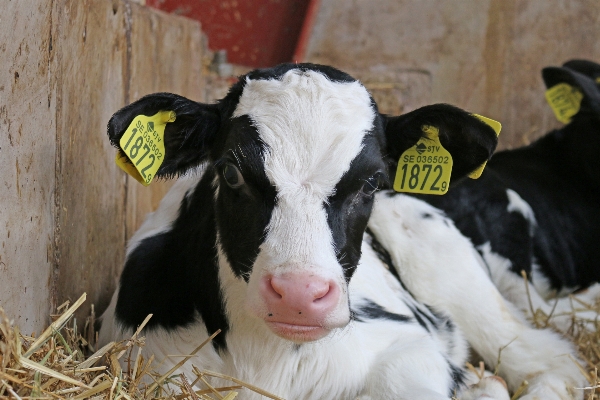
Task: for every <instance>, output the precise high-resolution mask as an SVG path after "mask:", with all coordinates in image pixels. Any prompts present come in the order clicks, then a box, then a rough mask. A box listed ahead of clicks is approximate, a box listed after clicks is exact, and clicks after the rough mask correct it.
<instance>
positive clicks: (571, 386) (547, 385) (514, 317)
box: [369, 193, 585, 400]
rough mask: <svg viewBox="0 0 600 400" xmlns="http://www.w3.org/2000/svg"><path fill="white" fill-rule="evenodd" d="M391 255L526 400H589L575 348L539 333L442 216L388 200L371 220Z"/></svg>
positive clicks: (403, 200)
mask: <svg viewBox="0 0 600 400" xmlns="http://www.w3.org/2000/svg"><path fill="white" fill-rule="evenodd" d="M369 228H370V229H371V230H372V231H373V233H374V234H375V236H376V237H377V239H378V240H379V241H380V242H381V244H382V245H383V246H384V247H385V248H386V249H387V250H388V251H389V252H390V255H391V258H392V260H393V263H394V266H395V268H396V269H397V271H398V274H399V276H400V279H401V280H402V282H403V283H404V285H405V286H406V287H407V289H408V290H409V291H410V292H411V293H412V294H413V295H414V296H415V298H416V299H417V300H419V301H421V302H423V303H425V304H427V305H429V306H431V307H433V308H434V309H435V310H439V311H442V312H445V313H446V314H448V315H450V317H451V318H452V320H453V321H454V322H455V323H456V324H457V325H458V326H459V327H460V328H461V330H462V331H463V333H464V335H465V337H466V339H467V340H468V342H469V343H470V345H471V346H472V347H473V348H474V349H475V350H476V351H477V352H478V353H479V354H480V355H481V356H482V358H483V359H484V361H485V362H486V364H487V365H488V367H492V368H493V367H496V364H497V360H498V354H499V351H501V355H500V360H501V362H500V365H499V372H500V375H501V376H503V377H504V378H505V379H506V381H507V383H508V386H509V389H511V390H513V391H514V390H516V389H517V388H518V387H519V385H520V384H521V383H522V382H523V380H527V381H528V382H529V385H528V389H527V391H526V395H525V396H524V397H522V399H528V400H533V399H539V400H542V399H543V400H567V399H581V398H583V392H582V391H578V390H577V389H575V388H576V387H583V385H584V382H585V380H584V377H583V376H582V375H581V373H580V372H579V370H578V368H577V366H576V365H575V364H574V362H573V361H572V360H571V359H570V357H576V355H575V354H576V353H575V350H574V348H573V346H572V344H571V343H569V342H568V341H566V340H565V339H562V338H561V337H560V336H558V335H557V334H555V333H554V332H551V331H550V330H537V329H533V328H532V327H531V326H529V325H528V324H527V323H526V322H524V320H523V318H521V317H518V315H519V314H518V311H516V309H515V308H514V307H513V306H512V305H511V304H510V303H508V302H507V301H505V300H504V298H502V296H501V295H500V293H499V292H498V290H497V289H496V288H495V286H494V285H493V283H492V282H491V280H490V279H489V277H488V276H487V275H486V273H485V271H484V269H483V268H482V267H481V262H482V261H481V258H480V257H479V255H478V254H477V253H476V251H475V249H474V248H473V246H472V244H471V242H470V241H469V240H468V239H467V238H465V237H464V236H462V235H461V234H460V232H459V231H458V230H457V229H456V228H455V226H454V224H453V223H452V221H450V220H449V219H447V218H445V217H444V216H443V214H442V212H441V211H439V210H437V209H436V208H434V207H431V206H430V205H428V204H426V203H425V202H422V201H420V200H417V199H415V198H412V197H409V196H405V195H398V194H396V195H394V194H388V193H381V194H379V195H378V197H377V201H376V204H375V207H374V210H373V213H372V216H371V219H370V221H369Z"/></svg>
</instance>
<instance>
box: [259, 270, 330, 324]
mask: <svg viewBox="0 0 600 400" xmlns="http://www.w3.org/2000/svg"><path fill="white" fill-rule="evenodd" d="M261 292H262V293H261V294H262V296H263V298H264V300H265V302H266V304H267V307H268V308H269V311H270V313H272V314H274V315H275V317H276V319H278V320H280V319H281V320H283V321H287V320H289V321H290V323H293V321H298V320H305V319H306V320H308V321H311V322H313V323H317V322H322V321H323V319H324V318H325V317H326V316H327V315H328V314H329V313H330V312H331V311H332V310H333V309H334V308H335V307H336V305H337V303H338V301H339V297H340V289H339V287H338V285H337V284H335V282H333V281H332V280H329V279H326V278H324V277H321V276H317V275H314V274H307V273H298V274H283V275H276V276H267V277H265V278H264V279H263V282H262V285H261ZM283 321H282V322H283Z"/></svg>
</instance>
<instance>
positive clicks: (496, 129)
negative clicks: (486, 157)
mask: <svg viewBox="0 0 600 400" xmlns="http://www.w3.org/2000/svg"><path fill="white" fill-rule="evenodd" d="M472 115H473V116H474V117H476V118H478V119H480V120H481V121H483V122H485V123H486V124H487V125H489V126H490V127H491V128H492V129H493V130H494V132H496V136H500V131H501V130H502V124H501V123H500V122H498V121H495V120H493V119H491V118H488V117H484V116H483V115H479V114H472ZM486 165H487V161H484V162H483V164H481V165H480V166H479V168H477V169H476V170H475V171H473V172H471V173H470V174H469V175H467V176H468V177H469V178H471V179H479V177H480V176H481V174H482V173H483V170H484V168H485V166H486Z"/></svg>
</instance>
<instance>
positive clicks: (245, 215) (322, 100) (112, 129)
mask: <svg viewBox="0 0 600 400" xmlns="http://www.w3.org/2000/svg"><path fill="white" fill-rule="evenodd" d="M161 110H173V111H175V113H176V114H177V118H176V120H175V122H172V123H169V124H168V125H167V127H166V131H165V142H166V143H165V144H166V159H165V161H164V164H163V165H162V166H161V168H160V170H159V171H158V175H160V176H173V175H177V174H183V173H186V172H187V175H186V176H183V177H182V178H180V179H179V181H178V182H177V183H176V184H175V186H174V187H173V188H172V189H171V191H170V192H169V193H168V194H167V196H166V197H165V198H164V199H163V201H162V203H161V205H160V207H159V209H158V210H157V211H156V212H155V213H153V214H151V215H150V216H149V217H148V218H147V219H146V221H145V222H144V224H143V226H142V227H141V228H140V230H139V231H138V232H137V233H136V234H135V235H134V237H133V238H132V240H131V242H130V244H129V247H128V250H127V259H126V263H125V268H124V270H123V273H122V276H121V280H120V285H119V290H118V291H117V293H115V295H114V297H113V300H112V302H111V305H110V307H109V309H108V310H107V311H106V313H105V314H104V317H103V326H102V330H101V335H100V337H101V342H107V341H109V340H114V339H118V338H120V337H123V336H128V335H130V334H131V332H132V331H133V330H134V329H135V328H136V326H137V325H138V324H140V323H141V322H142V320H143V319H144V318H145V317H146V316H147V315H148V314H150V313H152V314H154V316H153V318H152V319H151V320H150V323H149V325H148V328H146V329H147V330H146V348H145V350H146V351H148V352H151V353H153V354H154V355H155V356H156V357H157V359H159V360H160V359H161V358H165V360H166V361H165V363H164V364H162V365H163V367H164V368H165V369H168V368H169V367H170V365H173V364H175V363H176V362H177V359H175V360H171V359H169V357H168V356H169V355H172V354H188V353H189V352H190V351H191V350H192V349H193V348H194V347H196V346H197V345H198V344H199V343H200V342H202V341H203V340H205V339H206V338H207V337H208V335H209V334H211V333H213V332H214V331H216V330H217V329H221V330H222V334H220V335H219V336H217V337H216V339H215V340H214V342H213V346H212V347H208V348H204V349H202V351H201V353H200V354H199V356H198V357H197V358H194V359H193V360H191V363H192V364H194V365H196V366H197V367H199V368H200V369H203V368H208V369H212V370H218V371H220V372H223V373H227V374H229V375H231V376H235V377H237V378H239V379H242V380H245V381H248V382H251V383H253V384H255V385H257V386H259V387H262V388H264V389H266V390H268V391H270V392H273V393H275V394H277V395H280V396H282V397H284V398H287V399H355V398H357V397H360V398H362V399H407V400H408V399H410V400H414V399H440V400H441V399H446V400H447V399H449V398H450V396H451V395H452V394H453V393H454V392H455V391H457V392H458V393H461V391H462V395H461V396H462V398H463V399H484V398H486V399H490V398H491V399H496V400H500V399H508V394H507V392H506V389H505V388H504V387H503V386H502V385H501V384H500V383H499V381H497V380H495V379H484V380H483V381H481V382H480V383H479V384H478V385H476V386H473V387H465V385H463V382H464V380H465V371H464V368H463V366H464V362H465V360H466V357H467V345H466V342H465V339H464V337H466V339H467V340H468V341H469V342H470V343H471V344H472V346H473V347H474V348H475V349H476V350H477V352H478V353H479V354H481V355H482V357H483V358H484V359H485V360H486V362H487V363H488V365H490V366H493V365H494V364H495V363H496V360H497V357H498V351H499V349H500V347H503V346H506V345H508V344H509V343H510V345H508V347H506V348H505V349H504V350H503V352H502V365H501V366H500V371H501V374H502V375H503V376H504V378H505V379H506V380H507V382H508V385H509V387H510V388H512V389H514V388H516V387H517V386H518V385H519V384H520V383H521V382H522V380H523V379H527V380H528V381H529V387H528V394H527V395H526V396H525V398H527V399H545V400H554V399H556V400H558V399H561V400H564V399H570V398H571V397H570V394H569V393H570V392H571V391H572V390H573V389H572V388H573V387H574V386H579V387H581V386H580V385H582V377H581V375H580V374H579V372H578V370H577V368H576V366H575V365H574V364H573V363H572V362H571V361H570V359H569V357H568V356H569V355H572V354H574V352H573V349H572V347H571V346H570V345H569V344H568V343H567V342H565V341H563V340H562V339H560V338H559V337H558V336H556V335H555V334H553V333H552V332H549V331H542V330H534V329H532V328H530V327H529V326H527V325H526V323H524V322H523V321H521V320H520V319H519V317H518V313H515V312H513V310H511V309H510V306H509V305H508V304H507V303H505V302H504V300H503V299H502V297H501V296H500V294H499V293H498V292H497V290H496V289H495V288H494V286H493V284H492V282H491V281H490V280H489V278H488V277H487V276H486V274H485V271H484V269H483V268H482V266H481V260H480V258H479V256H478V255H477V253H476V252H475V250H474V249H473V247H472V245H471V243H470V242H469V240H468V239H466V238H465V237H463V236H462V235H461V234H460V233H459V232H458V230H457V229H456V228H455V227H454V225H453V224H452V222H451V221H449V220H448V219H446V218H444V217H443V216H442V215H441V214H440V212H439V211H438V210H437V209H435V208H433V207H432V206H430V205H428V204H426V203H425V202H422V201H420V200H417V199H414V198H412V197H408V196H403V195H397V194H394V193H392V192H389V191H382V192H379V193H377V190H378V189H385V188H387V187H389V184H388V182H389V181H390V178H392V177H393V172H390V171H394V170H395V168H394V167H395V163H396V162H397V160H398V157H399V156H400V154H401V153H402V152H403V151H404V150H406V149H408V148H409V147H411V146H413V145H414V144H415V143H416V142H417V140H418V139H419V138H420V137H421V136H422V135H423V133H422V132H423V131H422V127H423V126H424V125H429V126H435V127H437V128H439V131H440V140H441V143H442V145H443V146H444V147H445V148H446V149H448V150H449V151H450V153H451V154H452V157H453V159H454V169H453V172H452V174H453V179H457V178H459V177H460V176H463V175H465V174H467V173H469V172H470V171H472V170H474V169H475V168H476V167H478V166H479V165H480V164H481V163H482V162H483V161H484V160H486V159H488V158H489V157H490V155H491V153H492V151H493V150H494V148H495V146H496V135H495V133H494V131H493V130H492V129H491V128H489V127H488V126H487V125H485V124H484V123H482V122H481V121H480V120H478V119H477V118H474V117H473V116H471V115H470V114H468V113H466V112H464V111H462V110H459V109H457V108H454V107H451V106H448V105H432V106H427V107H423V108H421V109H418V110H416V111H413V112H411V113H408V114H405V115H402V116H399V117H386V116H384V115H381V114H379V113H378V111H377V107H376V105H375V103H374V102H373V99H372V98H371V96H370V95H369V93H368V92H367V91H366V89H365V88H364V87H363V86H362V85H361V84H360V83H359V82H358V81H356V80H355V79H353V78H351V77H350V76H348V75H346V74H344V73H342V72H340V71H338V70H336V69H334V68H331V67H326V66H318V65H312V64H297V65H293V64H288V65H281V66H278V67H275V68H273V69H265V70H257V71H254V72H251V73H249V74H248V75H246V76H243V77H242V78H241V79H240V81H239V83H237V84H236V85H234V86H233V88H232V89H231V90H230V92H229V94H228V95H227V96H226V97H225V98H224V99H223V100H221V101H220V102H219V103H218V104H213V105H206V104H200V103H196V102H193V101H190V100H187V99H185V98H182V97H180V96H176V95H173V94H167V93H159V94H154V95H149V96H146V97H144V98H142V99H140V100H139V101H137V102H135V103H133V104H131V105H129V106H127V107H125V108H123V109H122V110H120V111H119V112H117V113H116V114H115V115H114V116H113V118H112V119H111V121H110V122H109V126H108V133H109V136H110V140H111V142H112V143H113V144H115V145H116V144H117V143H118V142H119V139H120V137H121V136H122V135H123V133H124V131H125V130H126V128H127V127H128V126H129V124H130V123H131V121H132V120H133V119H134V117H136V116H137V115H140V114H145V115H153V114H155V113H157V112H158V111H161ZM425 304H427V305H425ZM461 331H462V332H464V337H463V334H462V333H461ZM180 372H181V373H185V374H188V375H189V376H191V371H190V367H187V366H184V367H182V368H180ZM252 396H253V395H252V394H247V397H245V398H253V397H252ZM486 396H487V397H486ZM576 397H578V398H580V397H581V395H579V396H577V395H576Z"/></svg>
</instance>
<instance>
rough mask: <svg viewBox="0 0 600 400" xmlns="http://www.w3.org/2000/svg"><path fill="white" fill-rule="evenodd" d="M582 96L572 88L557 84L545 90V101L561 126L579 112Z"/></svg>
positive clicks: (564, 84)
mask: <svg viewBox="0 0 600 400" xmlns="http://www.w3.org/2000/svg"><path fill="white" fill-rule="evenodd" d="M581 100H583V94H582V93H581V92H580V91H579V90H577V89H575V88H574V87H573V86H571V85H568V84H566V83H559V84H558V85H556V86H552V87H551V88H550V89H548V90H546V101H548V104H550V107H551V108H552V111H554V116H556V119H557V120H559V121H560V122H562V123H563V124H568V123H569V122H571V117H572V116H573V115H575V114H577V113H578V112H579V109H580V108H581Z"/></svg>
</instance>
